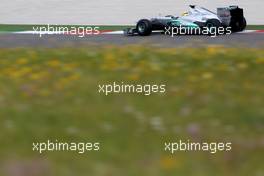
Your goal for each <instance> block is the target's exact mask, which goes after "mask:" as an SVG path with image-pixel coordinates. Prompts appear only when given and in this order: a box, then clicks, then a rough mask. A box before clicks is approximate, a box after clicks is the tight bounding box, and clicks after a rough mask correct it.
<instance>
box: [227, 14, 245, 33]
mask: <svg viewBox="0 0 264 176" xmlns="http://www.w3.org/2000/svg"><path fill="white" fill-rule="evenodd" d="M230 27H231V30H232V32H241V31H243V30H245V29H246V27H247V21H246V19H245V17H243V19H241V20H235V19H231V22H230Z"/></svg>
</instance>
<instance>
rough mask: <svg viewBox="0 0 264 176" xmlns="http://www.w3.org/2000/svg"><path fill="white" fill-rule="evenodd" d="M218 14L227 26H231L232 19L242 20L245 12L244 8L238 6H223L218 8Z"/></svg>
mask: <svg viewBox="0 0 264 176" xmlns="http://www.w3.org/2000/svg"><path fill="white" fill-rule="evenodd" d="M217 16H218V17H219V18H220V20H221V21H222V24H223V25H225V26H230V23H231V20H233V21H241V20H243V18H244V12H243V9H242V8H239V7H238V6H229V7H223V8H217Z"/></svg>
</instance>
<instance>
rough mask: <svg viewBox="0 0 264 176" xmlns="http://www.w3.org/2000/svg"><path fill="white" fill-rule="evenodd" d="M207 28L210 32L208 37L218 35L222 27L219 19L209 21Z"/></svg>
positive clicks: (206, 24)
mask: <svg viewBox="0 0 264 176" xmlns="http://www.w3.org/2000/svg"><path fill="white" fill-rule="evenodd" d="M205 27H206V28H207V29H208V30H209V34H208V35H218V29H219V28H220V27H222V24H221V22H220V21H219V20H218V19H209V20H207V21H206V23H205Z"/></svg>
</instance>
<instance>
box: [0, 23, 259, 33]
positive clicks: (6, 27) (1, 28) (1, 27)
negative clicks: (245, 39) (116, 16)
mask: <svg viewBox="0 0 264 176" xmlns="http://www.w3.org/2000/svg"><path fill="white" fill-rule="evenodd" d="M41 26H47V25H15V24H0V32H14V31H28V30H33V27H41ZM55 26H56V27H59V26H63V27H65V26H68V27H71V26H75V27H78V26H81V25H65V26H64V25H55ZM84 26H89V25H84ZM84 26H82V27H84ZM91 26H92V27H93V26H94V25H91ZM99 27H100V30H123V29H125V28H128V27H133V26H121V25H109V26H107V25H104V26H99ZM247 29H248V30H262V29H264V25H248V27H247Z"/></svg>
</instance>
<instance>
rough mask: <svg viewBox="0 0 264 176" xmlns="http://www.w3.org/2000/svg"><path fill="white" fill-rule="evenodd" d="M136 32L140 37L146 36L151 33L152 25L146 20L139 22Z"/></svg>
mask: <svg viewBox="0 0 264 176" xmlns="http://www.w3.org/2000/svg"><path fill="white" fill-rule="evenodd" d="M136 29H137V32H138V34H139V35H140V36H148V35H150V34H151V33H152V24H151V21H149V20H147V19H142V20H139V22H138V23H137V27H136Z"/></svg>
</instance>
